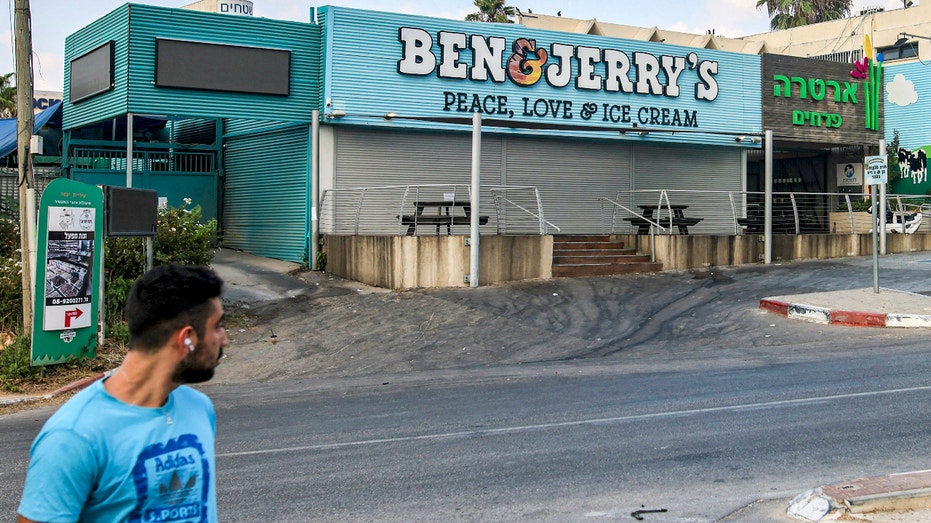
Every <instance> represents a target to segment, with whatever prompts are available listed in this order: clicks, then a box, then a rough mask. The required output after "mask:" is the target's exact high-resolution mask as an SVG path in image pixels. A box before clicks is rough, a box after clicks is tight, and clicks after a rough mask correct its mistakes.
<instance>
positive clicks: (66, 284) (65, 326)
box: [32, 178, 104, 365]
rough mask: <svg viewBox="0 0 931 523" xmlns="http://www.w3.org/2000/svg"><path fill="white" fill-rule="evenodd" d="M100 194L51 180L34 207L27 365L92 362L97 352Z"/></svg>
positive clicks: (83, 186)
mask: <svg viewBox="0 0 931 523" xmlns="http://www.w3.org/2000/svg"><path fill="white" fill-rule="evenodd" d="M103 214H104V211H103V191H102V190H101V189H100V188H99V187H97V186H95V185H88V184H86V183H81V182H75V181H73V180H67V179H64V178H60V179H57V180H54V181H52V183H50V184H49V185H48V187H46V188H45V191H43V193H42V200H41V202H40V203H39V227H38V242H37V249H36V250H37V253H36V263H35V265H36V289H35V319H34V321H33V328H32V364H33V365H49V364H53V363H63V362H65V361H68V360H69V359H71V358H73V357H87V358H93V357H95V355H96V350H97V329H98V323H99V322H98V318H97V317H98V313H97V303H98V300H99V299H100V296H99V291H98V287H99V282H100V280H99V279H98V278H101V277H102V275H101V268H100V267H99V265H100V262H101V260H102V258H101V252H102V251H101V250H102V249H103V240H104V235H103V223H104V216H103Z"/></svg>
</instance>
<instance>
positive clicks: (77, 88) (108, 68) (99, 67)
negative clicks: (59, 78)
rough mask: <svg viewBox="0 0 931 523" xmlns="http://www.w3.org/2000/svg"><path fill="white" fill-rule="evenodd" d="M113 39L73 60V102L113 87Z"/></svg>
mask: <svg viewBox="0 0 931 523" xmlns="http://www.w3.org/2000/svg"><path fill="white" fill-rule="evenodd" d="M113 46H114V43H113V40H111V41H109V42H107V43H105V44H103V45H101V46H100V47H97V48H95V49H93V50H92V51H88V52H86V53H84V54H82V55H81V56H79V57H77V58H75V59H74V60H71V67H70V70H71V80H70V82H71V85H70V89H69V91H68V99H69V100H70V101H71V103H75V102H80V101H81V100H86V99H88V98H90V97H92V96H94V95H97V94H100V93H102V92H105V91H109V90H110V89H113Z"/></svg>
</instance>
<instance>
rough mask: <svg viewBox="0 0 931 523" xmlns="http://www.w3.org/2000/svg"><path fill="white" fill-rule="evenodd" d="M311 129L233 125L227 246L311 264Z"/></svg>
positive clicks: (225, 190)
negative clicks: (308, 238) (308, 252)
mask: <svg viewBox="0 0 931 523" xmlns="http://www.w3.org/2000/svg"><path fill="white" fill-rule="evenodd" d="M309 134H310V132H309V125H296V126H295V125H282V124H281V123H280V122H258V121H229V122H227V129H226V136H225V138H224V143H225V144H226V149H225V153H224V154H225V177H224V187H223V202H224V203H223V205H224V207H223V245H224V246H226V247H230V248H233V249H241V250H244V251H248V252H251V253H254V254H258V255H260V256H267V257H269V258H276V259H280V260H288V261H293V262H297V263H306V262H307V245H308V244H307V227H308V220H309V214H310V212H309V208H310V202H309V201H308V196H307V189H308V188H309V183H308V177H309V171H308V165H309V162H308V155H309V154H310V143H309V138H308V136H309Z"/></svg>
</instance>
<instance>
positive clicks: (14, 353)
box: [0, 336, 41, 392]
mask: <svg viewBox="0 0 931 523" xmlns="http://www.w3.org/2000/svg"><path fill="white" fill-rule="evenodd" d="M31 351H32V344H31V343H30V339H29V337H27V336H17V337H16V339H15V340H14V341H13V343H11V344H10V345H9V346H7V347H6V348H4V349H3V350H0V381H2V382H3V390H6V391H7V392H18V391H17V390H15V389H14V388H12V387H11V386H10V385H9V383H10V382H15V381H17V380H21V379H23V378H34V377H36V376H38V375H39V372H41V369H40V367H33V366H32V352H31Z"/></svg>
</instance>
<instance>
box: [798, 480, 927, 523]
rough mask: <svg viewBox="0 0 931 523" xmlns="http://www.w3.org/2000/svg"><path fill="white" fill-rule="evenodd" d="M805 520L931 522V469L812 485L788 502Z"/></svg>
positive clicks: (800, 517) (873, 522)
mask: <svg viewBox="0 0 931 523" xmlns="http://www.w3.org/2000/svg"><path fill="white" fill-rule="evenodd" d="M787 513H788V514H789V516H791V517H793V518H796V519H800V520H802V521H811V522H820V521H834V520H838V519H841V520H845V521H869V522H872V523H885V522H895V521H901V522H904V521H909V522H912V523H919V522H920V523H928V522H931V470H921V471H915V472H903V473H900V474H889V475H887V476H878V477H873V478H861V479H855V480H852V481H845V482H843V483H836V484H834V485H827V486H824V487H819V488H816V489H812V490H810V491H808V492H804V493H802V494H800V495H798V496H797V497H796V498H795V499H793V500H792V502H791V503H790V504H789V508H788V511H787Z"/></svg>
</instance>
